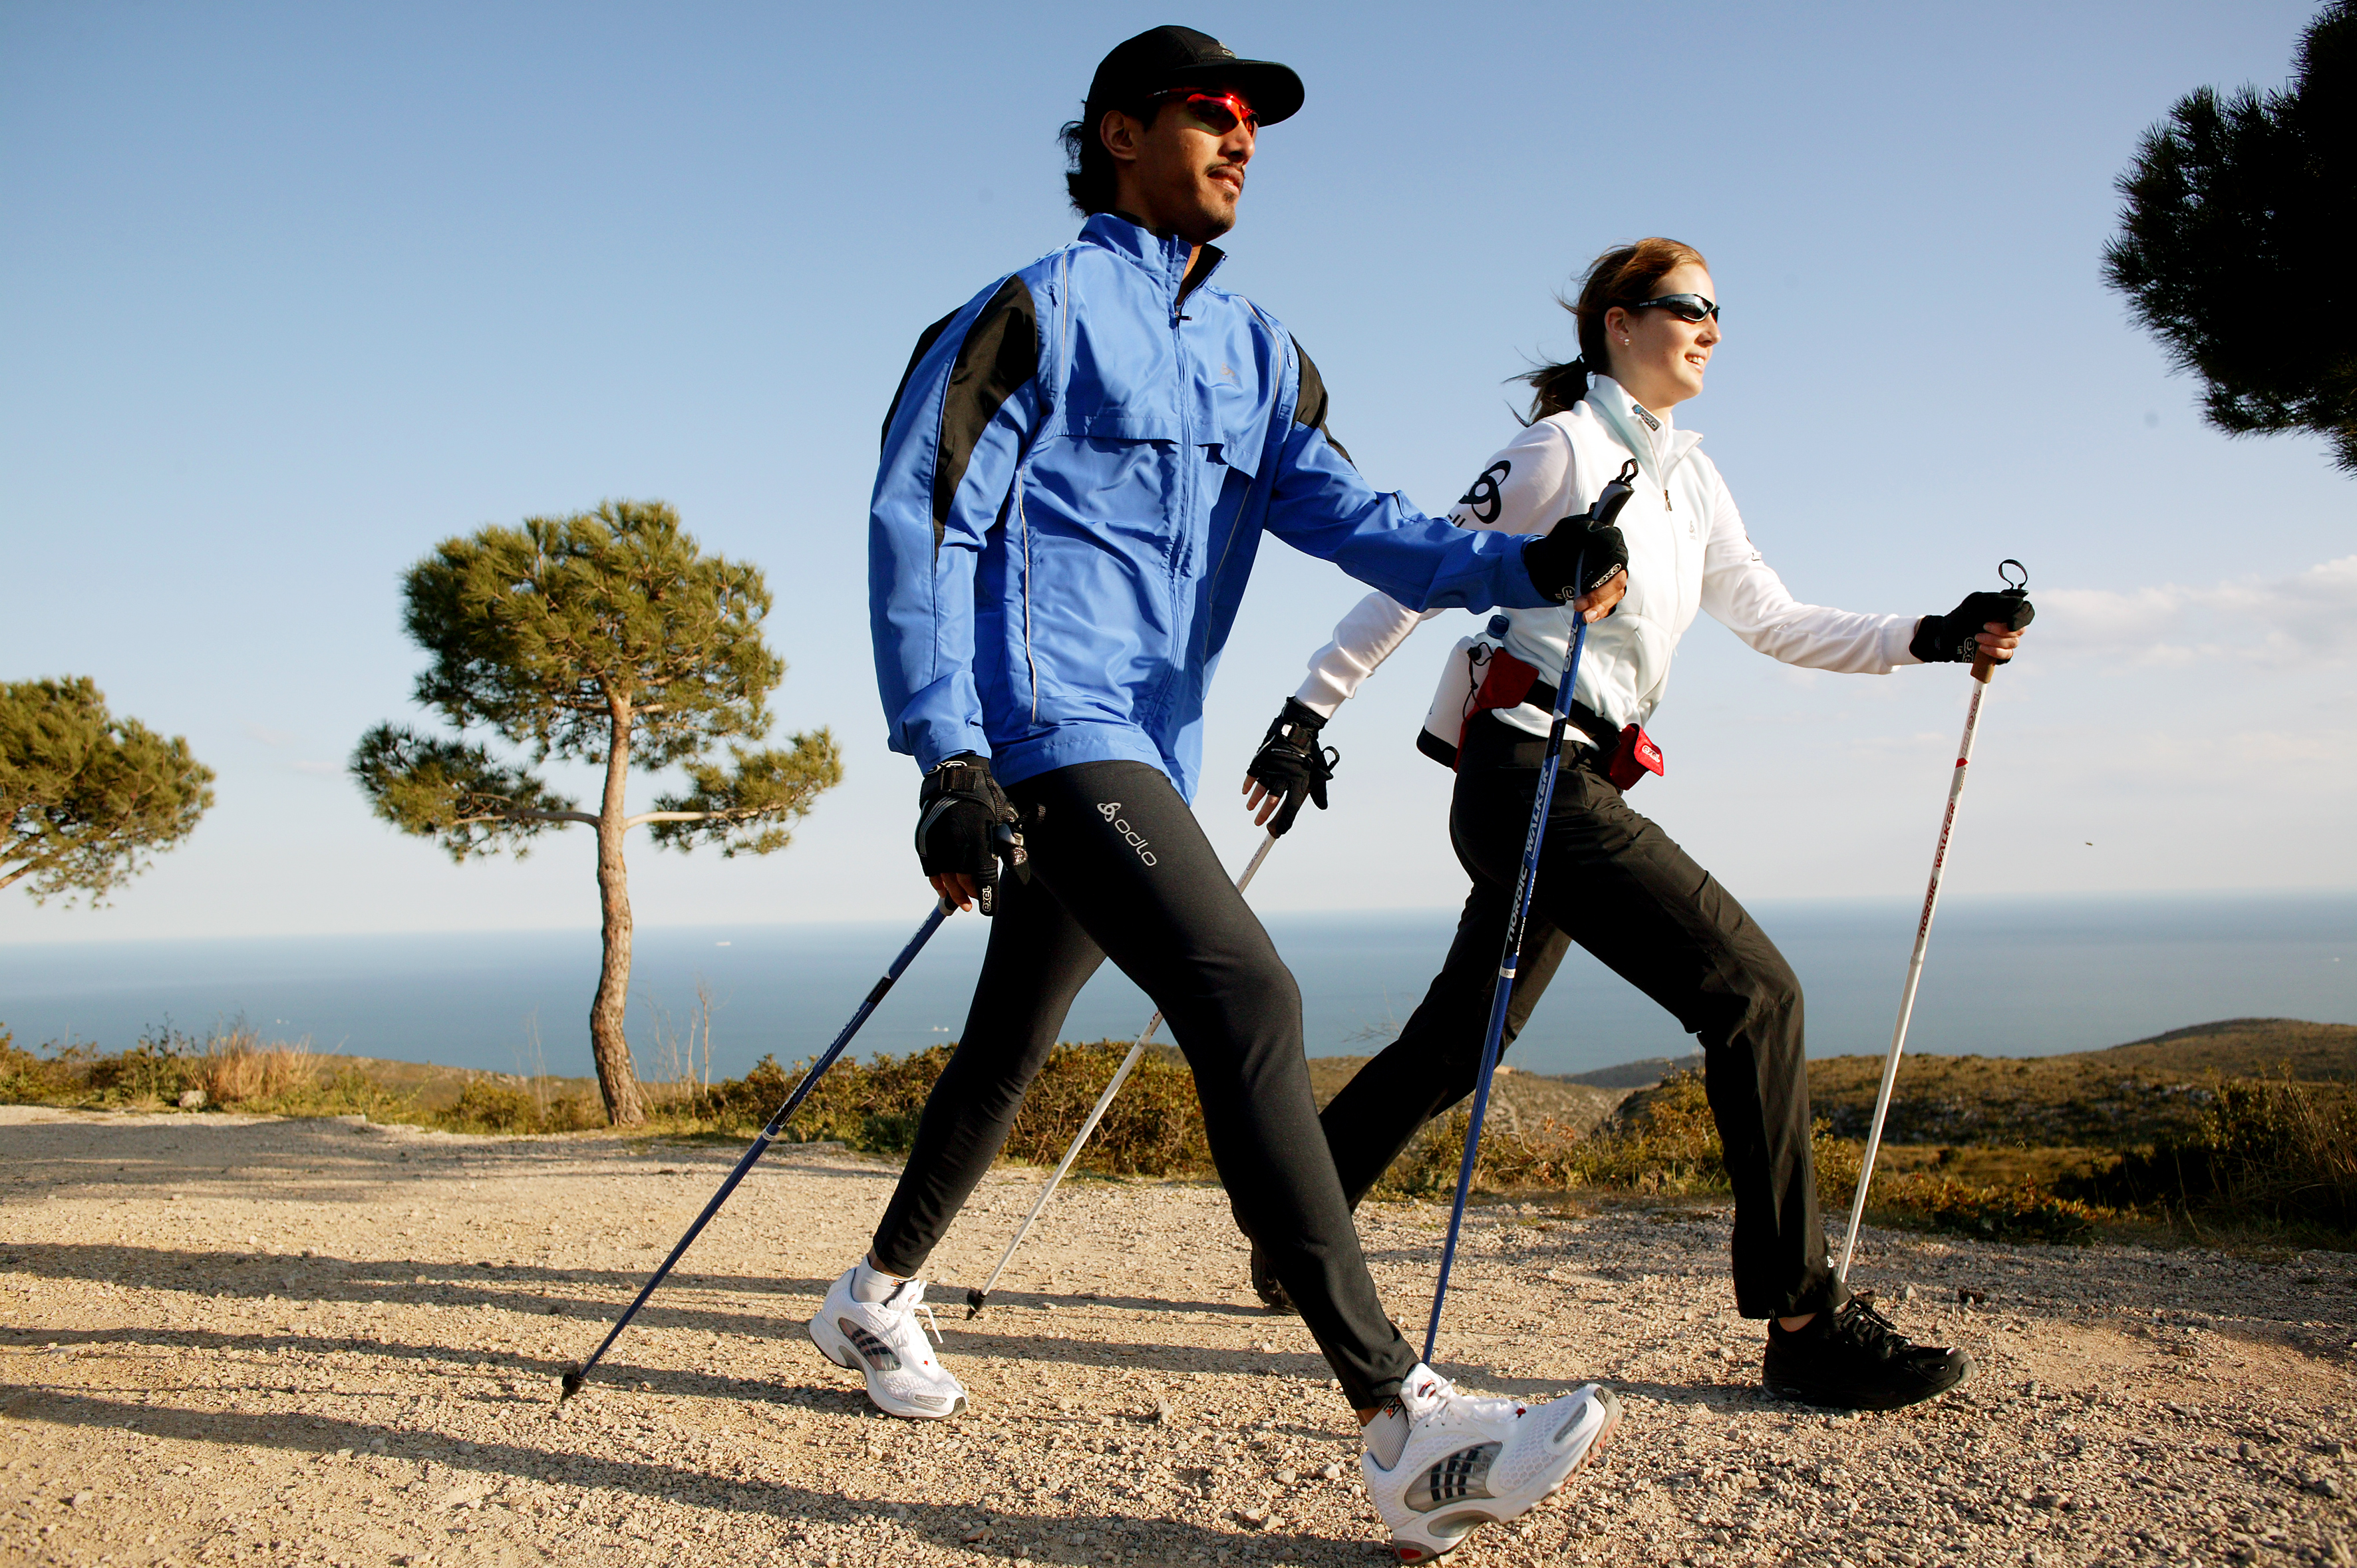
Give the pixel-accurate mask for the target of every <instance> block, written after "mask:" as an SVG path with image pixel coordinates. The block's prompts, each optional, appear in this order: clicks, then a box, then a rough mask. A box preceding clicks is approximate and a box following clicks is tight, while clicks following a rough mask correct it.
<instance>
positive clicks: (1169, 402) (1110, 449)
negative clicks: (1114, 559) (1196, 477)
mask: <svg viewBox="0 0 2357 1568" xmlns="http://www.w3.org/2000/svg"><path fill="white" fill-rule="evenodd" d="M1137 327H1147V328H1148V330H1145V331H1136V330H1130V328H1137ZM1108 337H1111V338H1114V339H1116V340H1115V341H1106V340H1105V339H1106V338H1108ZM1076 338H1077V339H1078V340H1077V341H1075V342H1074V344H1073V346H1072V365H1071V371H1070V373H1069V374H1068V375H1067V377H1066V379H1065V382H1064V386H1063V389H1062V397H1061V399H1060V407H1058V408H1057V410H1056V411H1055V413H1053V414H1052V415H1051V416H1050V418H1049V428H1048V430H1047V431H1045V432H1043V439H1044V440H1047V441H1050V442H1052V443H1053V444H1054V446H1056V447H1057V448H1058V450H1057V451H1056V452H1055V453H1054V454H1053V456H1052V459H1051V460H1049V461H1043V462H1040V463H1039V464H1037V465H1035V466H1034V468H1033V483H1034V485H1035V486H1037V487H1038V489H1039V491H1041V492H1043V494H1042V498H1041V499H1045V500H1047V501H1048V503H1049V510H1050V511H1052V512H1053V513H1056V514H1058V521H1060V522H1061V524H1062V525H1063V529H1064V530H1066V531H1069V532H1073V533H1078V534H1082V535H1086V536H1091V537H1094V538H1096V539H1098V541H1099V542H1101V543H1103V544H1104V545H1107V546H1110V547H1111V548H1112V549H1113V550H1114V551H1115V552H1118V553H1129V552H1132V551H1137V550H1141V549H1150V550H1152V551H1153V552H1154V553H1157V554H1158V555H1164V556H1167V555H1168V553H1169V550H1170V548H1171V546H1172V545H1173V543H1174V542H1176V536H1177V534H1178V533H1179V530H1180V528H1181V527H1182V526H1183V523H1184V521H1185V518H1184V512H1185V507H1184V496H1185V489H1184V482H1183V475H1182V471H1181V465H1182V464H1183V463H1184V462H1186V461H1187V460H1188V459H1189V454H1188V453H1186V451H1185V449H1184V446H1183V445H1182V444H1183V442H1184V441H1185V439H1186V435H1187V432H1186V428H1185V425H1184V424H1183V422H1182V421H1181V420H1180V419H1179V410H1178V407H1177V398H1178V395H1179V377H1178V368H1177V364H1176V362H1175V360H1174V359H1173V357H1172V355H1171V351H1170V347H1169V344H1168V340H1167V339H1162V340H1159V341H1157V334H1155V333H1154V332H1153V331H1151V329H1150V324H1147V323H1133V322H1129V321H1126V320H1124V319H1122V318H1120V317H1114V319H1112V320H1110V321H1103V322H1099V323H1097V324H1094V326H1093V328H1092V330H1091V331H1090V332H1087V333H1084V334H1076ZM1206 439H1213V437H1208V436H1207V437H1206ZM1042 456H1043V457H1046V456H1049V455H1048V454H1046V453H1043V454H1042ZM1194 456H1200V454H1195V455H1194ZM1043 521H1044V520H1043ZM1045 526H1049V527H1054V526H1055V524H1053V523H1046V524H1045Z"/></svg>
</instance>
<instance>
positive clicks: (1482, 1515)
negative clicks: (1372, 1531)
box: [1359, 1364, 1620, 1563]
mask: <svg viewBox="0 0 2357 1568" xmlns="http://www.w3.org/2000/svg"><path fill="white" fill-rule="evenodd" d="M1399 1407H1400V1413H1401V1414H1402V1415H1404V1416H1405V1418H1406V1420H1407V1428H1408V1430H1407V1440H1406V1443H1405V1444H1404V1445H1403V1446H1402V1448H1401V1449H1400V1454H1399V1457H1398V1459H1397V1460H1395V1461H1394V1463H1393V1464H1391V1465H1390V1466H1384V1465H1382V1464H1380V1463H1378V1462H1377V1460H1376V1457H1375V1454H1374V1452H1373V1450H1372V1448H1370V1449H1369V1450H1368V1452H1366V1453H1365V1454H1363V1455H1360V1458H1359V1473H1360V1474H1361V1476H1363V1477H1366V1482H1367V1490H1368V1492H1369V1493H1371V1494H1372V1496H1373V1498H1374V1499H1375V1508H1376V1510H1377V1511H1378V1512H1380V1513H1381V1514H1382V1515H1383V1523H1384V1524H1385V1525H1386V1526H1388V1527H1389V1528H1390V1530H1391V1532H1392V1549H1393V1550H1394V1551H1395V1552H1398V1553H1399V1559H1400V1561H1401V1562H1403V1563H1428V1562H1430V1561H1431V1560H1432V1559H1434V1558H1436V1557H1437V1556H1439V1555H1440V1554H1441V1553H1442V1552H1448V1551H1449V1550H1451V1549H1452V1548H1454V1547H1456V1546H1457V1545H1458V1544H1459V1543H1460V1542H1462V1541H1464V1539H1465V1538H1466V1537H1467V1536H1468V1535H1469V1534H1471V1533H1472V1531H1473V1529H1474V1527H1475V1526H1477V1525H1483V1524H1502V1523H1503V1522H1505V1521H1506V1520H1510V1519H1516V1518H1519V1517H1520V1516H1522V1515H1523V1514H1525V1513H1528V1512H1529V1511H1530V1510H1531V1509H1532V1508H1533V1507H1534V1506H1535V1505H1536V1504H1537V1502H1538V1501H1539V1499H1540V1498H1544V1497H1548V1496H1551V1495H1552V1494H1553V1493H1555V1491H1556V1490H1558V1489H1559V1488H1561V1487H1562V1486H1563V1484H1564V1482H1565V1481H1566V1480H1568V1479H1569V1478H1570V1477H1571V1473H1572V1472H1573V1471H1574V1470H1577V1469H1578V1468H1579V1467H1580V1466H1581V1465H1583V1464H1585V1463H1586V1462H1587V1458H1588V1456H1589V1455H1592V1454H1594V1453H1596V1452H1597V1451H1598V1449H1600V1448H1602V1447H1603V1446H1604V1444H1605V1442H1606V1440H1608V1439H1609V1437H1610V1436H1611V1435H1612V1429H1613V1428H1614V1427H1616V1426H1618V1425H1619V1424H1620V1401H1619V1400H1617V1399H1614V1398H1613V1397H1612V1391H1611V1390H1610V1389H1608V1388H1606V1387H1604V1386H1603V1385H1602V1384H1600V1383H1589V1384H1587V1385H1586V1386H1584V1387H1582V1388H1579V1389H1576V1390H1574V1391H1572V1392H1570V1393H1568V1394H1566V1395H1564V1396H1563V1397H1562V1398H1560V1399H1555V1400H1549V1401H1548V1402H1546V1403H1544V1404H1535V1405H1534V1404H1524V1403H1523V1402H1522V1401H1520V1400H1507V1399H1476V1398H1474V1397H1472V1396H1471V1395H1469V1394H1461V1393H1458V1391H1457V1390H1456V1389H1455V1387H1453V1386H1452V1385H1451V1384H1450V1383H1449V1381H1448V1379H1446V1378H1444V1377H1442V1376H1441V1375H1440V1374H1439V1373H1437V1372H1436V1371H1434V1370H1433V1369H1431V1368H1429V1367H1426V1366H1423V1365H1421V1364H1419V1365H1418V1366H1417V1367H1416V1369H1415V1371H1413V1372H1411V1373H1410V1374H1408V1378H1407V1380H1406V1381H1405V1383H1403V1384H1401V1385H1400V1391H1399ZM1383 1419H1384V1417H1383V1416H1378V1417H1377V1418H1376V1420H1377V1421H1378V1422H1381V1421H1383Z"/></svg>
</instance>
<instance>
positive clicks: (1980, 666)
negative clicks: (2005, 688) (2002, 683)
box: [1973, 654, 1996, 686]
mask: <svg viewBox="0 0 2357 1568" xmlns="http://www.w3.org/2000/svg"><path fill="white" fill-rule="evenodd" d="M1994 674H1996V660H1994V659H1991V658H1990V657H1989V656H1988V655H1986V654H1983V655H1981V657H1979V658H1978V659H1975V660H1973V679H1974V680H1975V681H1978V682H1980V683H1981V684H1982V685H1984V686H1986V685H1987V684H1988V683H1989V677H1990V676H1992V675H1994Z"/></svg>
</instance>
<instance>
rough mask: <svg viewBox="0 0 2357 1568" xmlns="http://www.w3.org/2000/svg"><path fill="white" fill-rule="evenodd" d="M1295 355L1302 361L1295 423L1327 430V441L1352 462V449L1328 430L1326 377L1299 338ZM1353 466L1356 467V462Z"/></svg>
mask: <svg viewBox="0 0 2357 1568" xmlns="http://www.w3.org/2000/svg"><path fill="white" fill-rule="evenodd" d="M1293 357H1294V358H1295V359H1297V360H1300V361H1301V395H1300V396H1299V397H1297V398H1295V399H1294V400H1293V423H1294V424H1306V425H1308V426H1309V427H1310V428H1311V429H1312V430H1325V431H1326V439H1327V442H1328V443H1329V445H1331V446H1333V448H1334V450H1335V451H1337V452H1340V454H1342V461H1344V462H1345V463H1349V462H1351V449H1350V448H1349V447H1348V446H1343V445H1342V444H1341V443H1340V441H1337V440H1335V439H1334V433H1333V432H1332V431H1330V430H1326V379H1325V378H1324V377H1323V376H1320V375H1319V374H1318V367H1317V366H1316V365H1315V364H1313V363H1312V362H1311V361H1310V359H1309V350H1308V349H1305V348H1303V347H1302V346H1301V339H1300V338H1294V340H1293ZM1352 466H1353V467H1356V465H1355V464H1353V465H1352Z"/></svg>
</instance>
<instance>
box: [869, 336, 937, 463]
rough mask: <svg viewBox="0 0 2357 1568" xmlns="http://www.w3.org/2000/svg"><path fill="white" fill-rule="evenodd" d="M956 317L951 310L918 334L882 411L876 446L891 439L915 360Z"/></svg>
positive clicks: (922, 356) (912, 373)
mask: <svg viewBox="0 0 2357 1568" xmlns="http://www.w3.org/2000/svg"><path fill="white" fill-rule="evenodd" d="M956 319H957V312H956V311H954V310H952V311H951V312H950V313H949V314H948V315H947V316H944V317H942V318H941V319H940V320H939V321H936V322H934V323H933V324H932V325H931V327H928V328H925V329H924V331H923V332H922V333H920V334H919V336H918V338H917V349H916V351H915V352H914V353H912V354H910V355H909V368H908V369H907V370H905V371H901V372H900V384H899V386H897V387H894V388H893V389H892V403H891V405H890V406H889V407H888V408H886V409H885V411H884V429H883V432H882V433H881V434H880V435H877V437H876V444H877V446H882V445H883V444H884V443H886V442H888V441H889V440H891V439H892V416H893V415H895V414H897V413H899V412H900V400H901V399H902V398H904V397H907V396H908V395H909V377H910V376H913V375H915V374H916V373H917V361H918V360H921V359H923V358H924V357H925V351H926V350H927V349H931V347H932V346H933V342H934V340H935V339H936V338H940V337H941V335H942V330H943V329H944V328H947V327H948V326H949V324H950V323H951V322H952V321H955V320H956Z"/></svg>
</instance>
